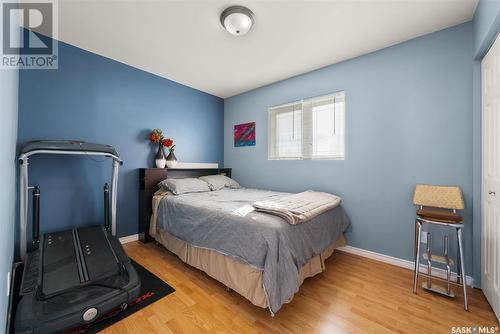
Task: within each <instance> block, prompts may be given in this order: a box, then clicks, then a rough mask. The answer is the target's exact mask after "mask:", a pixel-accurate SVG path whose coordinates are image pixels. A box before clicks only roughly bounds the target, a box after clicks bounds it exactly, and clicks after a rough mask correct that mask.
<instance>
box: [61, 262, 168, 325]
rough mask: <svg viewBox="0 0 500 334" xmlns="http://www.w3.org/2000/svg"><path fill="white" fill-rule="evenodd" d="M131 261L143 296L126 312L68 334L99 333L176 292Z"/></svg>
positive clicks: (99, 320)
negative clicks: (138, 278)
mask: <svg viewBox="0 0 500 334" xmlns="http://www.w3.org/2000/svg"><path fill="white" fill-rule="evenodd" d="M131 261H132V265H133V266H134V268H135V270H136V271H137V275H139V277H140V278H141V294H140V296H139V297H138V298H137V299H136V301H135V302H134V303H133V304H132V305H129V306H128V307H127V309H126V310H124V311H122V310H120V309H117V310H116V311H114V312H110V313H108V314H107V315H105V316H103V317H102V318H101V319H98V320H97V321H96V322H94V323H92V324H91V325H88V326H85V327H80V328H76V329H74V330H71V331H68V332H66V333H67V334H68V333H71V334H77V333H97V332H99V331H101V330H103V329H104V328H106V327H109V326H111V325H112V324H114V323H116V322H118V321H120V320H122V319H124V318H126V317H128V316H129V315H131V314H134V313H135V312H137V311H139V310H140V309H142V308H144V307H146V306H148V305H150V304H152V303H154V302H155V301H157V300H159V299H161V298H163V297H165V296H167V295H169V294H171V293H172V292H174V291H175V289H174V288H172V287H171V286H170V285H168V284H167V283H165V282H163V281H162V280H161V279H160V278H159V277H157V276H156V275H155V274H153V273H152V272H150V271H149V270H147V269H146V268H144V267H143V266H141V265H140V264H138V263H137V262H135V261H134V260H131Z"/></svg>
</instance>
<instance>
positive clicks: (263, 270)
mask: <svg viewBox="0 0 500 334" xmlns="http://www.w3.org/2000/svg"><path fill="white" fill-rule="evenodd" d="M183 176H186V175H183ZM287 195H289V194H288V193H282V192H274V191H268V190H259V189H247V188H241V189H221V190H217V191H210V192H201V193H189V194H182V195H172V194H171V193H169V192H166V191H158V192H157V193H156V194H155V195H154V196H153V198H152V216H151V223H150V229H149V233H150V234H151V236H152V237H153V238H155V239H156V241H157V242H159V243H160V244H162V245H163V246H164V247H165V248H167V249H168V250H169V251H171V252H173V253H174V254H176V255H177V256H178V257H179V258H180V259H181V260H182V261H183V262H185V263H187V264H189V265H191V266H193V267H195V268H198V269H200V270H203V271H204V272H205V273H207V274H208V275H209V276H211V277H212V278H214V279H216V280H218V281H220V282H221V283H223V284H224V285H226V286H227V287H228V288H230V289H232V290H234V291H236V292H238V293H239V294H241V295H242V296H243V297H245V298H246V299H248V300H249V301H250V302H252V303H253V304H254V305H256V306H259V307H264V308H268V309H269V311H270V312H271V314H272V315H274V314H275V313H276V312H277V311H278V310H279V309H280V308H281V307H282V306H283V304H285V303H287V302H290V301H291V300H292V298H293V295H294V294H295V293H297V292H298V289H299V286H300V285H301V284H302V282H303V281H304V279H305V278H307V277H312V276H314V275H316V274H318V273H321V272H322V271H323V270H324V269H325V260H326V259H327V258H328V257H329V256H330V255H331V254H332V253H333V251H334V249H335V248H336V247H339V246H342V245H344V244H345V240H344V237H343V232H344V231H345V229H346V228H347V227H348V225H349V218H348V217H347V215H346V213H345V211H344V209H343V208H342V206H337V207H335V208H334V209H331V210H328V211H327V212H324V213H322V214H320V215H318V216H317V217H315V218H313V219H312V220H310V221H307V222H305V223H302V224H299V225H290V224H288V223H286V222H285V221H284V220H283V219H282V218H280V217H277V216H274V215H270V214H267V213H262V212H257V211H255V210H254V209H253V207H252V203H254V202H256V201H261V200H266V199H270V198H279V197H281V196H287Z"/></svg>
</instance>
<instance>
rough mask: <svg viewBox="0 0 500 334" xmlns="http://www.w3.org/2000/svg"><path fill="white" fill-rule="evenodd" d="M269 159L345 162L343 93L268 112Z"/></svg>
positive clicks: (282, 106) (274, 108) (300, 102)
mask: <svg viewBox="0 0 500 334" xmlns="http://www.w3.org/2000/svg"><path fill="white" fill-rule="evenodd" d="M268 112H269V123H268V126H269V159H270V160H280V159H291V160H299V159H345V93H344V92H338V93H334V94H330V95H325V96H320V97H315V98H311V99H307V100H302V101H296V102H292V103H287V104H283V105H280V106H276V107H271V108H269V111H268Z"/></svg>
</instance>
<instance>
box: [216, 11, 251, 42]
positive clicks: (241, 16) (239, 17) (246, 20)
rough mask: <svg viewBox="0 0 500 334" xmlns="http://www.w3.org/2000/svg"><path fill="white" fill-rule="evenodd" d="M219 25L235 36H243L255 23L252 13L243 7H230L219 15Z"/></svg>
mask: <svg viewBox="0 0 500 334" xmlns="http://www.w3.org/2000/svg"><path fill="white" fill-rule="evenodd" d="M220 23H221V24H222V26H223V27H224V28H225V29H226V30H227V31H228V32H229V33H230V34H231V35H235V36H243V35H245V34H246V33H247V32H248V31H249V30H250V29H251V28H252V26H253V24H254V23H255V19H254V15H253V13H252V11H251V10H250V9H248V8H246V7H243V6H231V7H228V8H226V9H225V10H224V11H223V12H222V14H220Z"/></svg>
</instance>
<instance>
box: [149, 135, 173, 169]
mask: <svg viewBox="0 0 500 334" xmlns="http://www.w3.org/2000/svg"><path fill="white" fill-rule="evenodd" d="M149 141H150V142H152V143H154V144H158V152H157V153H156V157H155V163H156V167H158V168H165V165H167V167H173V166H174V165H175V164H176V163H177V159H176V157H175V155H174V146H175V145H174V141H173V140H172V139H170V138H165V137H164V136H163V131H162V130H161V129H153V131H151V134H150V135H149ZM164 147H166V148H168V150H169V155H168V157H167V159H166V160H165V155H164V153H163V148H164Z"/></svg>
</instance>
